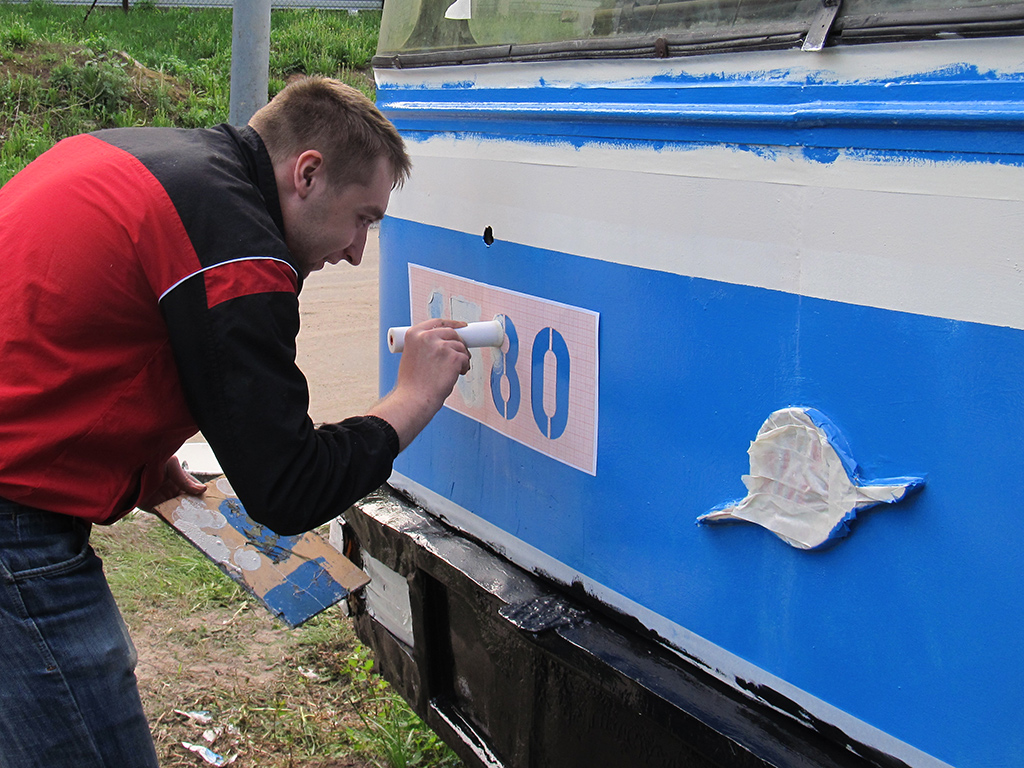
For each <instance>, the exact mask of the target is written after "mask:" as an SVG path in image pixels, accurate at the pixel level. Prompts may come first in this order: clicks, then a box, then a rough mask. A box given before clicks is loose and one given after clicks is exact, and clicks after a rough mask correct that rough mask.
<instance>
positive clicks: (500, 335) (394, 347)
mask: <svg viewBox="0 0 1024 768" xmlns="http://www.w3.org/2000/svg"><path fill="white" fill-rule="evenodd" d="M409 328H410V326H408V325H402V326H398V327H396V328H388V349H389V350H391V351H392V352H401V351H402V350H403V349H405V332H406V331H408V330H409ZM455 332H456V333H457V334H458V335H459V338H460V339H462V341H463V343H464V344H465V345H466V346H467V347H469V348H471V349H472V348H474V347H500V346H501V345H502V344H504V343H505V326H503V325H502V324H501V321H500V320H483V321H481V322H479V323H469V324H468V325H467V326H466V327H465V328H456V329H455Z"/></svg>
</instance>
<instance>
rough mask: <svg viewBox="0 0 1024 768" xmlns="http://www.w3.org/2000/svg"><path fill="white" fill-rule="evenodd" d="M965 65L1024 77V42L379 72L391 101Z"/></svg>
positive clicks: (889, 73) (858, 76) (843, 76)
mask: <svg viewBox="0 0 1024 768" xmlns="http://www.w3.org/2000/svg"><path fill="white" fill-rule="evenodd" d="M965 62H968V63H970V64H971V65H973V66H976V67H977V68H978V70H979V71H980V72H991V73H994V74H1005V73H1014V72H1017V73H1019V72H1024V46H1022V45H1021V43H1020V38H1019V37H1005V38H987V39H982V40H977V39H976V40H938V41H936V40H933V41H921V42H913V43H884V44H878V45H850V46H836V47H833V48H826V49H825V50H823V51H821V52H819V53H813V54H809V53H806V52H804V51H799V50H788V51H758V52H753V53H751V52H747V53H714V54H709V55H705V56H686V57H682V58H678V59H618V60H616V59H605V60H583V61H558V62H515V63H491V64H468V65H467V64H461V65H459V66H451V67H413V68H408V69H378V70H376V71H375V73H374V74H375V75H376V79H377V85H378V87H379V88H381V89H382V90H383V91H384V93H383V94H382V95H381V96H382V101H385V102H386V100H387V89H388V88H389V87H413V88H419V87H427V88H441V87H445V86H451V85H453V84H458V85H460V86H464V85H470V84H471V85H472V86H474V87H477V88H535V87H537V85H538V84H539V83H540V82H542V81H543V83H544V85H545V86H546V87H555V88H558V87H566V88H572V87H576V86H580V85H582V86H587V85H601V86H604V85H613V86H614V85H622V84H633V85H643V84H644V83H646V82H648V81H650V80H651V79H652V78H655V77H659V78H660V77H668V78H672V77H678V76H680V75H686V76H690V77H698V78H700V77H708V76H714V77H730V78H732V77H735V78H740V79H742V80H744V81H746V82H747V83H749V84H757V83H759V82H780V81H785V82H801V83H802V82H806V81H807V80H808V78H812V79H813V80H814V81H815V82H826V83H828V82H862V81H869V80H883V79H884V80H888V79H891V78H899V77H905V76H907V75H913V74H918V73H922V72H948V71H952V70H954V69H955V68H958V67H961V66H963V65H964V63H965Z"/></svg>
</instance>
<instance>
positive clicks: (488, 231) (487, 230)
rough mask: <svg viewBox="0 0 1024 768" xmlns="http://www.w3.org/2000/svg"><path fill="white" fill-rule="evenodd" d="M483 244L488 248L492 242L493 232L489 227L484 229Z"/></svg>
mask: <svg viewBox="0 0 1024 768" xmlns="http://www.w3.org/2000/svg"><path fill="white" fill-rule="evenodd" d="M484 242H485V243H486V244H487V245H488V246H490V245H491V244H492V243H493V242H494V231H493V230H492V229H491V228H490V227H484Z"/></svg>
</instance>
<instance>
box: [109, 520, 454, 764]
mask: <svg viewBox="0 0 1024 768" xmlns="http://www.w3.org/2000/svg"><path fill="white" fill-rule="evenodd" d="M93 546H94V547H95V548H96V551H97V552H98V553H99V554H100V556H101V557H102V558H103V560H104V569H105V571H106V573H107V578H108V581H109V582H110V585H111V590H112V591H113V592H114V595H115V597H116V598H117V601H118V605H119V606H120V608H121V612H122V615H123V616H124V618H125V622H126V623H127V624H128V626H129V628H130V629H131V632H132V635H133V637H135V638H136V645H137V646H138V647H139V651H140V664H139V680H140V688H141V690H142V693H143V702H144V705H145V707H146V711H147V715H148V716H149V718H150V723H151V725H152V729H153V733H154V739H155V741H156V744H157V752H158V755H159V757H160V762H161V765H162V766H164V767H165V768H172V767H173V766H194V765H202V764H203V763H202V761H200V760H199V758H197V757H196V756H195V755H193V754H192V753H191V752H188V751H187V749H186V748H185V747H183V746H182V745H183V742H184V743H200V744H203V745H207V744H208V742H207V741H204V740H203V738H202V736H201V734H202V733H204V732H205V733H207V734H208V735H209V732H210V731H213V732H215V733H217V737H216V739H215V740H214V742H213V743H212V744H211V745H210V748H211V749H213V750H214V751H215V752H217V753H218V754H220V755H222V756H223V757H225V758H227V757H231V756H233V755H238V758H237V760H236V762H235V763H234V764H235V765H236V766H240V767H241V768H245V766H261V768H264V767H267V768H300V767H301V768H306V767H307V766H308V767H309V768H312V767H313V766H316V768H333V767H334V766H338V768H340V767H341V766H345V767H346V768H363V767H364V766H379V767H380V768H413V767H414V766H421V767H422V768H459V766H461V765H462V763H461V762H460V761H459V759H458V758H457V757H456V756H455V754H454V753H453V752H452V751H451V750H450V749H449V748H448V747H447V746H446V745H445V744H444V743H443V742H442V741H441V740H440V739H439V738H438V737H437V736H436V735H435V734H434V733H433V732H432V731H430V730H429V729H428V728H427V727H426V726H424V724H423V722H422V721H421V720H420V719H419V718H418V717H417V716H416V715H415V713H413V712H412V710H410V709H409V707H408V705H407V704H406V703H405V702H404V701H403V700H402V699H401V697H400V696H398V695H397V694H396V693H395V692H394V691H393V690H392V689H391V688H390V686H388V684H387V683H386V682H385V681H384V680H383V679H382V678H380V677H379V676H378V675H376V674H374V672H373V659H372V657H371V655H370V652H369V650H368V649H367V648H365V647H364V646H362V645H361V644H360V643H359V642H358V640H357V639H356V637H355V634H354V631H353V629H352V626H351V623H350V621H349V620H348V619H347V618H345V617H344V616H343V615H342V614H341V613H340V611H338V610H337V609H332V610H328V611H325V612H324V613H322V614H320V615H318V616H316V617H314V618H313V619H311V620H310V621H309V622H307V623H306V624H304V625H303V626H302V627H300V628H298V629H295V630H288V629H286V628H284V627H283V625H281V624H280V623H279V622H277V621H275V620H272V619H271V618H270V616H269V614H267V613H266V612H265V611H264V610H263V609H262V608H261V607H259V606H258V605H257V603H256V601H255V600H254V599H253V598H252V597H251V596H249V595H248V594H247V593H245V592H244V591H243V590H242V589H241V588H239V587H238V586H237V585H236V584H235V583H234V582H233V581H231V580H230V579H228V578H227V577H225V576H224V575H223V574H222V573H221V572H220V570H218V569H217V568H216V567H215V566H214V565H213V564H212V563H211V562H210V561H209V560H207V558H206V557H204V556H203V555H201V554H200V553H199V552H198V551H197V550H196V549H195V548H194V547H192V546H191V545H190V544H188V543H187V542H186V541H185V540H184V539H182V538H181V537H180V536H178V535H177V534H176V533H174V532H173V531H172V530H171V529H170V528H169V527H167V526H166V525H164V524H163V523H161V522H159V521H158V520H157V518H155V517H153V516H151V515H146V514H143V513H135V514H133V515H131V516H129V517H128V518H127V519H125V520H123V521H121V522H119V523H118V524H117V525H115V526H111V527H109V528H107V527H100V528H96V529H94V534H93ZM198 718H202V719H203V720H204V722H202V723H201V724H197V722H196V719H198Z"/></svg>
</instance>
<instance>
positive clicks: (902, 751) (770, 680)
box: [388, 472, 950, 768]
mask: <svg viewBox="0 0 1024 768" xmlns="http://www.w3.org/2000/svg"><path fill="white" fill-rule="evenodd" d="M388 483H389V484H390V485H392V486H394V487H395V488H398V489H399V490H401V491H404V492H405V493H407V494H409V496H410V497H411V498H412V499H413V501H415V502H416V503H417V504H420V505H422V506H423V507H424V508H426V509H429V510H431V511H432V512H433V513H434V514H435V515H437V516H438V517H440V518H441V519H442V520H444V521H445V522H447V523H448V524H450V525H453V526H455V527H456V528H458V529H459V530H462V531H466V532H468V533H471V534H472V535H473V536H475V537H477V538H479V539H480V540H481V541H483V542H484V543H485V544H487V545H489V546H491V547H492V548H494V549H495V550H496V551H498V552H502V553H504V556H505V557H506V558H507V559H508V560H510V561H512V562H513V563H515V564H516V565H517V566H519V567H520V568H522V569H524V570H526V571H529V572H533V573H545V574H548V575H550V576H551V578H553V579H555V580H556V581H559V582H561V583H562V584H564V585H567V586H568V585H574V584H581V585H582V586H583V588H584V589H585V590H586V591H587V593H588V594H590V595H592V596H594V597H596V598H597V599H598V600H600V601H601V602H602V603H604V604H605V605H608V606H611V607H612V608H614V609H616V610H619V611H622V612H624V613H625V614H627V615H629V616H633V617H634V618H636V619H637V620H638V621H639V622H640V623H641V624H642V625H643V626H644V627H646V628H647V629H650V630H652V631H653V632H655V633H657V634H658V635H659V636H660V637H662V638H664V639H665V641H666V642H668V643H669V644H670V645H671V647H673V648H674V649H676V650H678V651H681V652H682V653H683V654H684V656H685V657H692V658H693V659H697V660H699V661H700V662H701V663H703V664H705V665H706V667H705V670H706V671H707V672H708V673H710V674H712V675H714V676H716V677H718V678H719V679H721V680H723V681H724V682H725V683H726V684H728V685H729V686H731V687H733V688H734V689H735V681H736V680H737V679H740V680H746V681H750V682H753V683H755V684H759V685H764V686H767V687H768V688H770V689H771V690H773V691H777V692H778V693H780V694H782V695H783V696H785V697H786V698H788V699H789V700H791V701H793V702H795V703H796V704H798V705H799V706H801V707H803V709H804V710H806V711H807V712H808V713H809V714H810V715H811V716H812V717H816V718H819V719H821V720H823V721H825V722H827V723H832V724H833V725H836V726H837V727H839V728H840V729H841V730H842V731H843V732H844V733H845V734H847V735H848V736H850V737H851V738H852V739H855V740H856V741H859V742H861V743H863V744H866V745H868V746H870V747H874V748H876V749H879V750H882V751H883V752H884V753H886V754H889V755H892V756H894V757H896V758H898V759H900V760H902V761H903V762H905V763H907V765H911V766H917V767H918V768H950V766H949V765H948V764H947V763H944V762H942V761H941V760H938V759H937V758H934V757H932V756H931V755H928V754H926V753H924V752H922V751H921V750H919V749H917V748H915V747H913V746H911V745H909V744H907V743H905V742H903V741H900V740H899V739H896V738H894V737H893V736H890V735H889V734H887V733H885V732H883V731H880V730H879V729H877V728H875V727H874V726H871V725H869V724H867V723H865V722H864V721H862V720H859V719H858V718H856V717H853V716H852V715H850V714H848V713H846V712H844V711H842V710H841V709H838V708H836V707H834V706H832V705H831V704H829V703H827V702H825V701H822V700H821V699H819V698H817V697H816V696H812V695H811V694H809V693H807V692H806V691H803V690H801V689H799V688H797V687H796V686H794V685H791V684H790V683H787V682H786V681H785V680H783V679H782V678H779V677H776V676H775V675H772V674H770V673H769V672H766V671H765V670H763V669H761V668H760V667H756V666H754V665H753V664H751V663H750V662H747V661H744V660H743V659H741V658H740V657H738V656H735V655H734V654H732V653H729V652H728V651H726V650H725V649H724V648H720V647H719V646H717V645H715V644H714V643H711V642H709V641H707V640H705V639H704V638H702V637H700V636H699V635H696V634H694V633H693V632H691V631H690V630H688V629H686V628H685V627H682V626H680V625H678V624H676V623H675V622H672V621H669V620H668V619H666V618H665V617H664V616H661V615H659V614H657V613H654V612H653V611H651V610H649V609H648V608H645V607H644V606H642V605H640V604H639V603H636V602H634V601H632V600H630V599H629V598H627V597H625V596H623V595H620V594H619V593H618V592H615V591H614V590H612V589H609V588H608V587H606V586H604V585H603V584H600V583H599V582H597V581H594V580H593V579H591V578H589V577H588V576H586V575H585V574H582V573H579V572H578V571H576V570H575V569H574V568H570V567H569V566H567V565H565V564H564V563H562V562H560V561H558V560H555V559H554V558H553V557H551V556H550V555H548V554H546V553H544V552H542V551H541V550H539V549H536V548H535V547H533V546H531V545H529V544H527V543H526V542H524V541H522V540H520V539H518V538H516V537H515V536H513V535H512V534H510V533H508V532H507V531H504V530H502V529H500V528H498V527H497V526H494V525H492V524H491V523H489V522H487V521H486V520H484V519H483V518H480V517H477V516H476V515H474V514H473V513H472V512H470V511H469V510H467V509H464V508H463V507H460V506H459V505H457V504H455V503H454V502H452V501H451V500H449V499H447V498H445V497H444V496H441V495H439V494H437V493H435V492H434V491H431V490H430V489H428V488H425V487H423V486H422V485H420V484H419V483H417V482H415V481H414V480H411V479H410V478H408V477H405V476H404V475H401V474H399V473H398V472H392V474H391V478H390V479H389V480H388ZM736 690H739V689H736ZM764 703H766V704H769V705H770V702H764ZM783 714H785V713H783Z"/></svg>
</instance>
